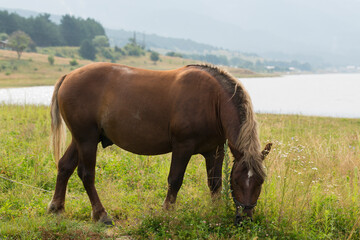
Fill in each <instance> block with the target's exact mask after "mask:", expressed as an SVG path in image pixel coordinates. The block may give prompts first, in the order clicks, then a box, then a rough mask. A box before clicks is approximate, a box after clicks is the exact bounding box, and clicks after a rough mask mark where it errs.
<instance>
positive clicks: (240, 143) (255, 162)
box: [188, 64, 266, 179]
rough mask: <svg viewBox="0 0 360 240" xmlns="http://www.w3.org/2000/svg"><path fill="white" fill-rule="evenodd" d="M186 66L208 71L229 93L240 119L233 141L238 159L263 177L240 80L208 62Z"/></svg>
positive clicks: (255, 130)
mask: <svg viewBox="0 0 360 240" xmlns="http://www.w3.org/2000/svg"><path fill="white" fill-rule="evenodd" d="M188 67H197V68H200V69H202V70H205V71H206V72H208V73H210V74H211V75H212V76H213V77H214V78H215V79H216V80H217V81H218V82H219V83H220V85H221V86H222V87H223V88H224V90H225V91H226V92H227V93H228V94H229V96H230V99H231V101H232V102H233V104H234V105H235V106H236V108H237V110H238V115H239V119H240V120H241V122H240V124H241V127H240V131H239V133H238V137H237V140H236V143H235V147H236V149H237V150H238V151H240V152H242V153H243V154H244V157H243V158H242V159H241V160H240V161H242V162H244V163H245V164H247V167H248V168H249V169H252V170H253V171H254V173H255V174H257V175H258V176H259V177H261V178H262V179H264V178H265V177H266V173H265V171H264V167H263V164H262V155H261V147H260V139H259V133H258V127H257V121H256V116H255V113H254V110H253V105H252V102H251V98H250V95H249V93H248V92H247V91H246V89H245V88H244V86H243V85H242V83H241V82H240V81H238V80H237V79H236V78H234V77H233V76H232V75H230V73H228V72H227V71H226V70H224V69H222V68H219V67H216V66H213V65H208V64H201V65H188Z"/></svg>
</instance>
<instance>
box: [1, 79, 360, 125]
mask: <svg viewBox="0 0 360 240" xmlns="http://www.w3.org/2000/svg"><path fill="white" fill-rule="evenodd" d="M240 81H241V82H242V83H243V84H244V86H245V87H246V89H247V90H248V92H249V93H250V96H251V98H252V101H253V105H254V108H255V111H256V112H261V113H282V114H302V115H313V116H330V117H346V118H360V93H359V92H360V74H311V75H286V76H282V77H273V78H242V79H240ZM53 89H54V88H53V87H52V86H49V87H26V88H7V89H0V103H6V104H40V105H49V104H50V101H51V96H52V92H53Z"/></svg>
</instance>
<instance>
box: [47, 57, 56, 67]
mask: <svg viewBox="0 0 360 240" xmlns="http://www.w3.org/2000/svg"><path fill="white" fill-rule="evenodd" d="M48 61H49V63H50V65H54V62H55V58H54V56H53V55H49V56H48Z"/></svg>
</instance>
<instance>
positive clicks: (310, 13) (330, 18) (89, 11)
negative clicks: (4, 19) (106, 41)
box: [0, 0, 360, 66]
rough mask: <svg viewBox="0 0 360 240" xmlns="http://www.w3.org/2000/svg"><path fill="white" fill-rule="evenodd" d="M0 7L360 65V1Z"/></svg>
mask: <svg viewBox="0 0 360 240" xmlns="http://www.w3.org/2000/svg"><path fill="white" fill-rule="evenodd" d="M0 7H2V8H16V9H24V10H32V11H37V12H46V13H51V14H57V15H64V14H71V15H75V16H78V17H82V18H88V17H90V18H94V19H95V20H97V21H99V22H100V23H102V24H103V26H104V27H106V28H111V29H124V30H131V31H139V32H145V33H155V34H158V35H161V36H166V37H177V38H184V39H192V40H194V41H197V42H201V43H207V44H211V45H214V46H216V47H222V48H226V49H231V50H240V51H243V52H253V53H258V54H263V55H273V56H275V55H277V56H281V55H284V56H285V55H288V56H289V55H290V56H294V57H297V58H301V56H302V57H303V58H304V60H306V58H313V59H314V58H321V59H322V60H323V61H328V62H333V63H336V62H339V63H340V62H342V63H343V64H352V63H353V64H355V65H357V64H358V65H359V66H360V44H358V43H359V42H360V14H359V13H358V12H359V9H360V0H221V1H219V0H216V1H215V0H181V1H179V0H176V1H175V0H130V1H124V0H116V1H110V0H101V1H99V0H96V1H95V0H32V1H28V0H0Z"/></svg>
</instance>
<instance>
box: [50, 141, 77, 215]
mask: <svg viewBox="0 0 360 240" xmlns="http://www.w3.org/2000/svg"><path fill="white" fill-rule="evenodd" d="M77 165H78V151H77V148H76V144H75V142H74V141H72V142H71V144H70V145H69V147H68V148H67V150H66V152H65V154H64V156H63V157H62V158H61V159H60V160H59V163H58V175H57V179H56V187H55V193H54V196H53V199H52V200H51V202H50V204H49V207H48V211H49V212H52V213H60V212H62V211H64V206H65V193H66V186H67V183H68V181H69V178H70V176H71V175H72V174H73V172H74V170H75V168H76V166H77Z"/></svg>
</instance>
